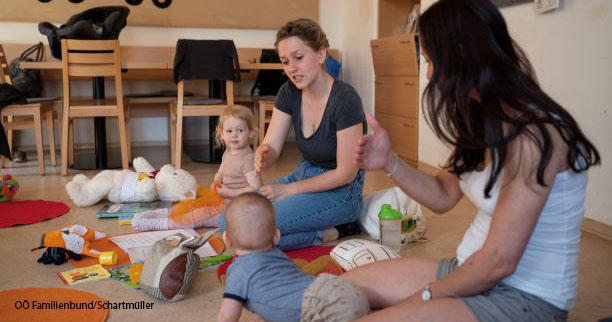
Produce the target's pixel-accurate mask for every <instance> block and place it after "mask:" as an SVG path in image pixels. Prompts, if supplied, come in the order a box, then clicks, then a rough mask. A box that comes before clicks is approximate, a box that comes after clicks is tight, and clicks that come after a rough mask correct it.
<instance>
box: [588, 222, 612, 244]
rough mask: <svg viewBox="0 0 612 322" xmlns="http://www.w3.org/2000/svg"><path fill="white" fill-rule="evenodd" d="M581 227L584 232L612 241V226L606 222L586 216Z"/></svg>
mask: <svg viewBox="0 0 612 322" xmlns="http://www.w3.org/2000/svg"><path fill="white" fill-rule="evenodd" d="M581 229H582V231H584V232H587V233H590V234H593V235H596V236H599V237H601V238H603V239H607V240H609V241H612V226H610V225H608V224H606V223H603V222H600V221H597V220H594V219H591V218H584V221H583V222H582V227H581Z"/></svg>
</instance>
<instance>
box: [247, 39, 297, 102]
mask: <svg viewBox="0 0 612 322" xmlns="http://www.w3.org/2000/svg"><path fill="white" fill-rule="evenodd" d="M259 62H260V63H280V62H281V61H280V58H279V57H278V54H277V53H276V51H274V50H272V49H264V50H262V51H261V57H260V58H259ZM288 80H289V78H288V77H287V75H285V73H284V72H283V71H282V70H260V71H259V72H258V73H257V78H256V79H255V84H254V85H253V88H252V89H251V96H255V97H257V96H275V95H276V93H278V90H279V89H280V88H281V86H283V84H285V83H286V82H287V81H288Z"/></svg>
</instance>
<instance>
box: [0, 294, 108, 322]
mask: <svg viewBox="0 0 612 322" xmlns="http://www.w3.org/2000/svg"><path fill="white" fill-rule="evenodd" d="M105 302H106V300H104V299H102V298H100V297H98V296H97V295H95V294H92V293H89V292H83V291H79V290H73V289H67V288H55V287H49V288H20V289H14V290H6V291H0V320H2V321H46V322H69V321H88V322H98V321H106V319H107V318H108V313H109V310H108V309H107V308H104V307H103V304H104V303H105ZM71 303H72V304H71ZM100 303H101V305H98V304H100Z"/></svg>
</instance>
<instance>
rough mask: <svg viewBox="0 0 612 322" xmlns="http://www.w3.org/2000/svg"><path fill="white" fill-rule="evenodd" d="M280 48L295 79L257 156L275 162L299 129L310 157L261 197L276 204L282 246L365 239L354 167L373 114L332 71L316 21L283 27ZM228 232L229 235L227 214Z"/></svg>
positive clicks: (259, 164) (259, 163)
mask: <svg viewBox="0 0 612 322" xmlns="http://www.w3.org/2000/svg"><path fill="white" fill-rule="evenodd" d="M275 45H276V48H277V50H278V54H279V57H280V60H281V63H282V65H283V69H284V71H285V73H286V74H287V77H289V81H287V83H285V84H284V85H283V86H282V87H281V88H280V90H279V92H278V94H277V96H276V101H275V102H274V111H273V113H272V119H271V121H270V125H269V126H268V130H267V131H266V135H265V137H264V140H263V143H262V145H261V146H259V147H258V148H257V150H256V151H255V170H256V171H258V172H260V171H262V170H264V169H265V168H267V167H269V166H271V165H272V164H274V162H275V161H276V160H277V159H278V157H279V156H280V153H281V151H282V149H283V145H284V143H285V139H286V137H287V133H288V132H289V129H290V128H291V125H293V129H294V131H295V137H296V141H297V145H298V148H299V149H300V152H301V153H302V154H303V160H301V161H300V163H299V165H298V168H297V169H296V170H295V171H294V172H293V173H292V174H290V175H289V176H287V177H284V178H281V179H278V180H276V181H274V182H272V183H269V184H266V185H264V186H263V187H261V188H260V189H259V193H261V194H262V195H264V196H265V197H267V198H268V199H269V200H270V201H272V204H273V206H274V211H275V213H276V226H277V228H278V229H279V230H280V231H281V240H280V245H279V246H280V248H281V249H295V248H304V247H308V246H312V245H321V244H323V243H324V242H328V241H332V240H336V239H338V238H340V237H344V236H348V235H351V234H355V233H359V232H360V230H359V227H358V226H357V224H356V223H355V221H356V220H357V219H358V217H359V211H358V210H359V207H360V205H361V194H362V191H363V180H364V173H363V170H361V171H360V170H359V169H358V168H357V167H356V166H354V165H353V162H352V156H353V154H354V150H355V147H356V145H357V141H358V140H359V139H360V138H361V136H362V135H363V134H364V132H365V114H364V112H363V107H362V105H361V98H360V97H359V94H357V92H356V91H355V89H354V88H353V87H352V86H351V85H349V84H347V83H344V82H343V81H341V80H338V79H335V78H334V77H332V76H331V75H330V74H328V73H327V72H326V71H325V69H324V62H325V59H326V57H327V55H328V52H327V50H328V48H329V42H328V41H327V37H326V36H325V33H324V32H323V30H321V27H320V26H319V25H318V24H317V23H316V22H314V21H312V20H310V19H297V20H294V21H291V22H288V23H287V24H285V25H284V26H283V27H281V28H280V29H279V30H278V32H277V36H276V43H275ZM220 227H221V229H225V221H224V218H223V216H222V217H221V219H220Z"/></svg>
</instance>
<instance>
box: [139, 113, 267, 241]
mask: <svg viewBox="0 0 612 322" xmlns="http://www.w3.org/2000/svg"><path fill="white" fill-rule="evenodd" d="M215 132H216V134H215V139H216V141H217V144H223V145H224V146H225V152H224V153H223V158H222V161H221V166H220V167H219V170H218V171H217V173H216V174H215V177H214V181H213V183H212V184H211V185H210V189H211V191H208V192H205V193H201V194H200V195H199V196H198V198H197V199H196V200H193V201H185V202H180V203H178V204H177V205H175V206H174V207H172V208H171V209H155V210H149V211H145V212H141V213H137V214H136V215H134V219H133V220H132V228H133V229H134V230H137V231H145V230H166V229H176V228H200V227H217V226H218V225H219V223H218V222H219V219H218V216H219V214H220V213H222V212H223V211H224V210H225V206H226V205H227V204H228V203H229V200H231V199H232V198H235V197H237V196H239V195H240V194H242V193H244V192H249V191H254V190H256V189H257V188H259V187H261V185H262V180H261V175H260V174H259V173H258V172H256V171H255V167H254V165H253V161H254V154H253V150H252V149H251V144H253V143H255V140H257V129H255V117H254V116H253V113H251V111H250V110H249V109H248V108H246V107H244V106H240V105H234V106H230V107H227V108H225V109H224V110H223V114H222V115H221V117H220V118H219V122H218V123H217V128H216V129H215Z"/></svg>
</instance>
